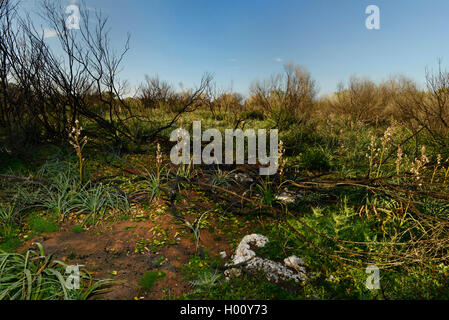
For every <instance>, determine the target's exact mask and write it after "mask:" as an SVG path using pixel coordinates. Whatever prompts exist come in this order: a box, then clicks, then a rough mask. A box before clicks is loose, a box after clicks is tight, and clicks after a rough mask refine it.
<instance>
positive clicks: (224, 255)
mask: <svg viewBox="0 0 449 320" xmlns="http://www.w3.org/2000/svg"><path fill="white" fill-rule="evenodd" d="M220 257H221V258H222V259H225V258H226V257H227V255H226V251H222V252H220Z"/></svg>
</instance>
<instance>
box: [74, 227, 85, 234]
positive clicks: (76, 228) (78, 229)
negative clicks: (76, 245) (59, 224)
mask: <svg viewBox="0 0 449 320" xmlns="http://www.w3.org/2000/svg"><path fill="white" fill-rule="evenodd" d="M83 231H84V228H83V227H82V226H74V227H72V232H74V233H81V232H83Z"/></svg>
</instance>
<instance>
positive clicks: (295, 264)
mask: <svg viewBox="0 0 449 320" xmlns="http://www.w3.org/2000/svg"><path fill="white" fill-rule="evenodd" d="M284 264H285V265H286V266H287V267H290V268H293V269H295V270H298V269H300V268H303V266H304V261H302V259H301V258H298V257H297V256H291V257H288V258H285V259H284Z"/></svg>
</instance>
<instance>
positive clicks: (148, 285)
mask: <svg viewBox="0 0 449 320" xmlns="http://www.w3.org/2000/svg"><path fill="white" fill-rule="evenodd" d="M164 277H165V272H162V271H151V270H150V271H147V272H145V273H144V275H143V276H142V278H141V279H140V281H139V283H140V286H141V287H142V288H143V289H145V290H147V291H149V290H151V289H152V288H153V286H154V285H155V283H156V282H157V281H159V280H161V279H162V278H164Z"/></svg>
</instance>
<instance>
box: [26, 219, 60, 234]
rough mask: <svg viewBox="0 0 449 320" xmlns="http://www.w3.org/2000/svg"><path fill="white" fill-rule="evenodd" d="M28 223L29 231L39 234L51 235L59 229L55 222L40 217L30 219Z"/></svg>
mask: <svg viewBox="0 0 449 320" xmlns="http://www.w3.org/2000/svg"><path fill="white" fill-rule="evenodd" d="M29 222H30V227H31V229H32V230H33V231H36V232H39V233H52V232H56V231H58V230H59V227H58V225H57V224H56V223H55V222H53V221H49V220H46V219H44V218H41V217H32V218H31V219H30V220H29Z"/></svg>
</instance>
